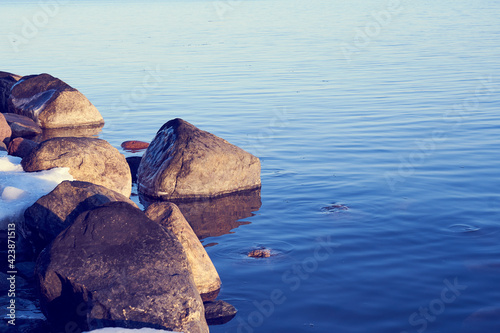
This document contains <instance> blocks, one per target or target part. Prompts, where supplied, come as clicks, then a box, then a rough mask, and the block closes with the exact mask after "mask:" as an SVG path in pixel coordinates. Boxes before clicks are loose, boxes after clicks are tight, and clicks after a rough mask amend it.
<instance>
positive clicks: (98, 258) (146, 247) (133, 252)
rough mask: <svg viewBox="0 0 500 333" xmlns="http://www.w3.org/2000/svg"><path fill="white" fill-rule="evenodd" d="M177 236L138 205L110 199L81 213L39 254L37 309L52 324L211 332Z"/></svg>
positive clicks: (56, 328) (79, 327)
mask: <svg viewBox="0 0 500 333" xmlns="http://www.w3.org/2000/svg"><path fill="white" fill-rule="evenodd" d="M188 267H189V264H188V262H187V259H186V256H185V254H184V251H183V249H182V246H181V244H180V243H179V241H178V240H177V239H176V237H175V236H173V235H171V234H170V233H169V232H167V231H166V230H165V229H164V228H162V227H161V226H160V225H159V224H157V223H155V222H153V221H151V220H150V219H148V218H147V217H146V215H145V214H144V213H143V212H142V211H141V210H139V209H137V208H135V207H132V206H131V205H129V204H127V203H125V202H111V203H108V204H105V205H104V206H101V207H98V208H95V209H93V210H91V211H87V212H85V213H83V214H80V215H79V216H78V218H77V219H76V220H75V222H74V223H73V224H72V225H71V226H69V227H68V228H67V229H65V230H64V231H63V232H62V233H60V234H59V235H58V236H57V237H56V238H55V239H54V241H53V242H52V243H51V244H50V245H49V246H48V247H47V248H46V249H45V250H44V251H43V252H42V253H41V254H40V256H39V257H38V260H37V266H36V271H35V276H36V280H37V281H38V286H39V290H40V304H41V308H42V311H43V312H44V314H45V315H46V317H47V318H48V320H49V322H50V323H51V324H52V326H53V327H54V331H55V332H61V331H66V330H65V329H66V328H67V327H68V326H67V324H68V323H69V322H73V323H74V326H73V328H72V331H75V332H80V331H89V330H93V329H97V328H102V327H124V328H141V327H151V328H158V329H167V330H174V331H178V332H186V333H188V332H189V333H208V326H207V323H206V320H205V316H204V314H205V311H204V307H203V303H202V301H201V298H200V295H199V293H198V291H197V290H196V287H195V285H194V282H193V279H192V277H191V273H190V271H189V268H188Z"/></svg>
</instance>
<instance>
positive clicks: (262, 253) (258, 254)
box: [247, 249, 272, 258]
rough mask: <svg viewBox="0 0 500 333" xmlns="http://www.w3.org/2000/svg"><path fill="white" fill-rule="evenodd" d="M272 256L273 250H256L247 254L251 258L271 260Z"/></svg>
mask: <svg viewBox="0 0 500 333" xmlns="http://www.w3.org/2000/svg"><path fill="white" fill-rule="evenodd" d="M271 255H272V254H271V250H269V249H256V250H252V251H250V252H248V254H247V256H249V257H251V258H269V257H270V256H271Z"/></svg>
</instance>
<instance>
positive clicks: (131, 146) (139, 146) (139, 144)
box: [121, 140, 149, 153]
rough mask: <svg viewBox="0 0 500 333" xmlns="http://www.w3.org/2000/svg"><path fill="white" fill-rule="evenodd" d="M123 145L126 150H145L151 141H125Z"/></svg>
mask: <svg viewBox="0 0 500 333" xmlns="http://www.w3.org/2000/svg"><path fill="white" fill-rule="evenodd" d="M121 146H122V148H123V149H124V150H126V151H130V152H133V153H135V152H137V151H140V150H144V149H146V148H148V147H149V143H147V142H144V141H135V140H131V141H125V142H123V143H122V144H121Z"/></svg>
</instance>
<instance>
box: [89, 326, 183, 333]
mask: <svg viewBox="0 0 500 333" xmlns="http://www.w3.org/2000/svg"><path fill="white" fill-rule="evenodd" d="M164 332H173V331H164V330H155V329H152V328H140V329H130V328H118V327H117V328H114V327H113V328H110V327H107V328H100V329H98V330H94V331H89V332H83V333H164ZM174 333H175V332H174ZM177 333H179V332H177Z"/></svg>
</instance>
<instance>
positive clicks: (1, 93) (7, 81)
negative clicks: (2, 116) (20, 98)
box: [0, 72, 21, 112]
mask: <svg viewBox="0 0 500 333" xmlns="http://www.w3.org/2000/svg"><path fill="white" fill-rule="evenodd" d="M19 79H21V76H19V75H16V74H12V73H7V72H0V112H7V111H8V106H7V101H8V100H9V96H10V90H11V89H12V86H13V85H14V84H15V83H16V82H17V81H19Z"/></svg>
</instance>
